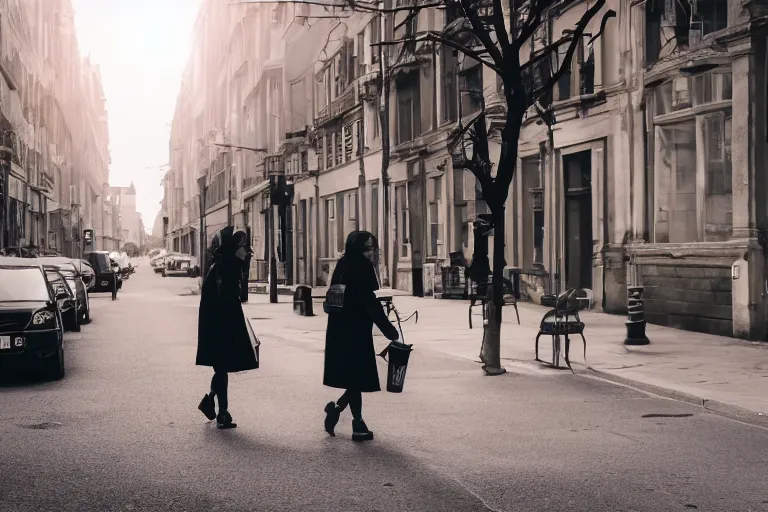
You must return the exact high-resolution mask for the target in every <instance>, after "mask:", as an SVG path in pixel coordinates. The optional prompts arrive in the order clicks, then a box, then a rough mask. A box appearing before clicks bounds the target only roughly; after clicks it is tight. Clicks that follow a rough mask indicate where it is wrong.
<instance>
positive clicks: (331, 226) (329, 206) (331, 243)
mask: <svg viewBox="0 0 768 512" xmlns="http://www.w3.org/2000/svg"><path fill="white" fill-rule="evenodd" d="M325 218H326V219H327V222H326V224H325V230H324V233H323V255H324V256H325V257H326V258H335V257H336V244H335V242H336V238H337V234H336V200H335V199H326V200H325Z"/></svg>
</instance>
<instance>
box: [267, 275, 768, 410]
mask: <svg viewBox="0 0 768 512" xmlns="http://www.w3.org/2000/svg"><path fill="white" fill-rule="evenodd" d="M382 292H383V293H387V292H389V290H386V291H384V290H382ZM318 294H320V293H319V292H318ZM395 295H397V297H396V298H395V301H394V304H395V305H396V307H397V308H398V310H399V311H400V312H401V317H407V316H408V315H410V314H411V313H412V312H413V311H414V310H418V312H419V320H418V323H415V322H414V320H413V319H412V320H409V321H408V322H407V323H405V324H404V325H403V331H404V334H405V338H406V340H405V341H406V342H407V343H413V344H414V345H416V346H418V345H421V346H424V347H425V348H430V349H432V350H437V351H440V352H443V353H448V354H450V355H453V356H456V357H461V358H464V359H469V360H472V361H477V360H478V354H479V351H480V343H481V339H482V317H481V316H480V308H479V307H477V308H474V312H475V313H476V315H473V324H474V329H472V330H470V329H469V323H468V305H469V303H468V302H467V301H458V300H439V299H431V298H425V299H419V298H416V297H411V296H407V295H405V296H401V295H400V294H399V293H396V294H395ZM257 297H258V298H257ZM264 300H265V298H264V297H263V296H261V297H259V296H254V300H253V301H252V302H253V303H257V302H262V301H264ZM280 302H281V303H283V304H282V305H281V309H283V308H284V309H285V314H293V313H291V312H290V310H291V304H290V299H288V298H287V297H283V298H281V299H280ZM518 308H519V311H520V322H521V325H518V324H517V319H516V317H515V311H514V308H512V307H506V308H505V309H504V311H505V313H504V324H503V326H502V346H501V357H502V364H503V365H505V366H506V367H507V368H508V369H509V370H510V371H513V372H514V371H518V370H520V371H526V370H527V371H534V370H535V371H537V372H538V371H539V370H540V368H547V367H546V366H544V365H540V364H539V363H537V362H536V361H535V360H534V340H535V338H536V334H537V333H538V327H539V322H540V320H541V318H542V316H543V315H544V313H545V312H546V311H547V310H548V309H547V308H545V307H543V306H538V305H535V304H531V303H520V304H518ZM315 314H316V315H317V316H316V317H315V319H316V320H315V321H316V322H317V326H316V328H317V329H318V330H322V329H324V326H325V315H324V314H323V312H322V307H320V302H317V301H316V302H315ZM281 316H282V314H281ZM581 318H582V321H583V322H584V323H585V324H586V329H585V331H584V335H585V337H586V339H587V361H588V363H589V368H590V369H591V370H593V371H589V370H588V369H587V367H586V366H585V365H584V359H583V344H582V341H581V338H578V337H577V338H575V339H573V341H572V343H571V363H572V365H573V368H574V371H575V372H576V373H577V374H582V375H584V374H587V375H596V376H599V377H602V378H605V379H607V380H611V381H614V382H618V383H621V384H628V385H631V386H633V387H636V388H639V389H643V390H645V391H649V392H652V393H656V394H659V395H662V396H668V397H672V398H676V399H680V400H683V401H686V402H690V403H694V404H697V405H701V406H704V407H706V408H708V409H711V410H714V411H718V412H722V413H726V414H731V415H737V416H744V417H750V418H751V419H754V420H757V421H760V423H763V422H766V424H768V343H765V344H761V343H750V342H745V341H742V340H737V339H734V338H726V337H722V336H713V335H707V334H700V333H695V332H690V331H683V330H678V329H672V328H668V327H661V326H656V325H650V324H649V325H648V326H647V329H646V334H647V336H648V338H649V339H650V340H651V344H650V345H646V346H640V347H631V346H625V345H624V338H625V336H626V328H625V326H624V322H625V320H626V317H624V316H619V315H608V314H604V313H595V312H589V311H587V312H582V314H581ZM308 320H309V319H308ZM314 323H315V322H313V324H314ZM318 334H319V333H318ZM551 346H552V344H551V338H549V337H545V336H542V337H541V339H540V340H539V357H540V358H541V359H542V360H544V361H547V360H550V361H551ZM563 348H564V347H563ZM561 365H563V366H564V365H565V363H564V361H562V360H561ZM549 371H550V372H556V371H557V370H549ZM566 371H567V370H566Z"/></svg>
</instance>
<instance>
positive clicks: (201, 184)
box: [197, 176, 208, 279]
mask: <svg viewBox="0 0 768 512" xmlns="http://www.w3.org/2000/svg"><path fill="white" fill-rule="evenodd" d="M197 186H198V188H199V189H200V201H199V202H200V248H199V249H200V250H199V258H200V275H201V276H202V278H203V279H205V274H206V271H207V270H208V267H207V265H208V261H207V259H208V254H207V252H208V248H207V247H206V245H208V244H207V243H206V236H205V176H200V177H199V178H198V179H197Z"/></svg>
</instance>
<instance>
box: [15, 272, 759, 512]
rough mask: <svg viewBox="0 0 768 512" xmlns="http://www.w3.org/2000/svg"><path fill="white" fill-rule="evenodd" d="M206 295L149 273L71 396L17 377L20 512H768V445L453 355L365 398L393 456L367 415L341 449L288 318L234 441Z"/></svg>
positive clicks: (696, 417)
mask: <svg viewBox="0 0 768 512" xmlns="http://www.w3.org/2000/svg"><path fill="white" fill-rule="evenodd" d="M192 286H194V281H193V280H189V279H184V278H166V279H164V278H162V277H161V276H159V275H154V274H152V273H151V272H150V270H149V267H148V265H147V263H146V261H144V262H142V266H141V267H140V269H139V272H138V273H137V274H136V275H135V276H134V277H132V278H131V280H129V281H128V282H126V283H125V285H124V288H123V291H122V292H121V293H120V295H119V297H118V300H117V301H116V302H112V301H110V299H109V295H107V294H103V295H101V296H99V295H96V296H94V297H93V299H92V308H93V315H92V316H93V319H94V320H93V323H92V324H91V325H89V326H85V327H84V328H83V331H82V333H68V334H67V335H66V340H65V350H66V364H67V376H66V378H65V379H64V380H62V381H60V382H54V383H45V382H35V381H29V380H26V379H23V378H22V377H21V376H19V375H7V374H6V375H3V376H0V510H1V511H23V512H32V511H35V512H37V511H49V510H50V511H70V510H71V511H112V510H115V511H117V510H120V511H123V510H125V511H140V510H158V511H196V510H206V511H208V510H221V511H246V510H248V511H354V512H358V511H381V512H383V511H397V512H403V511H456V512H463V511H488V510H491V511H502V510H503V511H510V512H512V511H514V512H520V511H565V510H569V511H571V510H574V511H589V512H598V511H649V512H650V511H653V512H657V511H675V510H681V511H684V510H721V511H729V512H731V511H742V512H746V511H756V510H768V484H767V483H766V479H765V471H766V467H768V431H766V430H764V429H760V428H757V427H753V426H748V425H745V424H742V423H739V422H736V421H733V420H730V419H727V418H723V417H720V416H716V415H713V414H710V413H707V412H705V411H703V410H702V409H698V408H695V407H693V406H690V405H687V404H682V403H678V402H674V401H670V400H666V399H659V398H655V397H651V396H648V395H645V394H642V393H640V392H636V391H634V390H631V389H627V388H623V387H617V386H615V385H612V384H609V383H606V382H602V381H598V380H594V379H590V378H585V377H582V376H574V375H571V374H570V373H563V372H554V371H537V370H536V369H535V367H534V366H533V365H529V366H520V367H517V366H512V367H511V370H512V371H510V372H509V373H508V374H506V375H504V376H501V377H484V376H483V375H482V372H481V371H480V369H479V368H478V365H477V364H476V363H474V362H473V361H470V360H466V359H461V358H459V357H456V356H453V355H449V354H447V353H441V352H440V351H439V348H437V347H435V346H430V347H428V348H424V349H422V350H419V351H417V352H414V356H413V362H412V365H411V367H410V368H409V374H408V379H407V382H406V390H405V392H404V393H403V394H401V395H393V394H387V393H377V394H375V395H367V396H365V397H364V409H363V411H364V416H365V418H366V421H367V423H368V425H369V426H370V428H371V429H372V430H374V432H375V433H376V440H375V441H373V442H372V443H367V444H357V443H353V442H352V441H351V440H350V435H351V418H350V417H349V416H348V414H349V413H348V412H347V413H346V414H347V415H346V416H344V417H343V419H342V423H340V425H339V428H338V429H337V432H338V435H337V437H336V438H329V437H328V436H327V435H326V434H325V433H324V432H323V430H322V419H323V412H322V409H323V405H324V404H325V403H326V402H327V401H328V400H331V399H335V398H336V396H337V395H338V393H337V392H336V391H335V390H331V389H328V388H324V387H323V386H322V385H321V380H322V363H323V360H322V356H323V354H322V348H323V347H322V342H321V341H319V340H321V339H322V322H323V319H322V317H317V318H315V319H307V318H303V317H298V316H295V315H293V314H292V313H291V312H290V305H288V304H286V303H283V304H279V305H269V304H263V303H259V304H255V305H253V304H252V305H250V306H248V307H247V312H248V316H249V317H251V318H255V320H253V322H254V327H255V328H256V331H257V333H258V334H259V336H260V338H261V340H262V350H261V354H262V368H261V369H259V370H256V371H253V372H248V373H243V374H237V375H233V376H232V378H231V379H230V410H231V411H232V414H233V416H234V417H235V421H237V422H238V423H239V425H240V426H239V428H237V429H235V430H231V431H218V430H217V429H216V428H215V426H214V425H213V424H211V423H209V422H207V421H206V419H205V418H204V417H203V416H202V414H201V413H200V412H199V411H198V410H197V409H196V407H197V403H198V402H199V400H200V398H201V396H202V394H203V393H204V392H206V390H207V389H208V386H209V382H210V370H209V369H207V368H200V367H196V366H195V365H194V355H195V344H196V324H197V304H198V301H199V298H198V297H195V296H189V295H188V294H186V293H185V292H186V291H187V289H188V288H190V287H192ZM252 299H253V300H252V302H257V303H258V302H263V300H264V298H263V297H253V298H252ZM281 300H283V301H284V302H287V298H282V297H281ZM321 314H322V313H321ZM439 321H440V319H439V318H425V317H422V318H421V319H420V322H435V323H438V324H439ZM410 341H411V342H413V343H418V340H410ZM380 369H381V372H382V373H381V375H382V378H384V373H383V372H384V366H383V365H381V366H380Z"/></svg>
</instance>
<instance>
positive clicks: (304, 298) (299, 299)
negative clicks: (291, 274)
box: [293, 285, 315, 316]
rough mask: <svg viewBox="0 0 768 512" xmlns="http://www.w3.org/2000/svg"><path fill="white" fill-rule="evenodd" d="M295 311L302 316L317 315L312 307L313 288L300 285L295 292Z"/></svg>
mask: <svg viewBox="0 0 768 512" xmlns="http://www.w3.org/2000/svg"><path fill="white" fill-rule="evenodd" d="M293 312H294V313H296V314H298V315H301V316H315V313H314V311H313V309H312V288H310V287H309V286H304V285H300V286H297V287H296V291H295V292H293Z"/></svg>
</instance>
